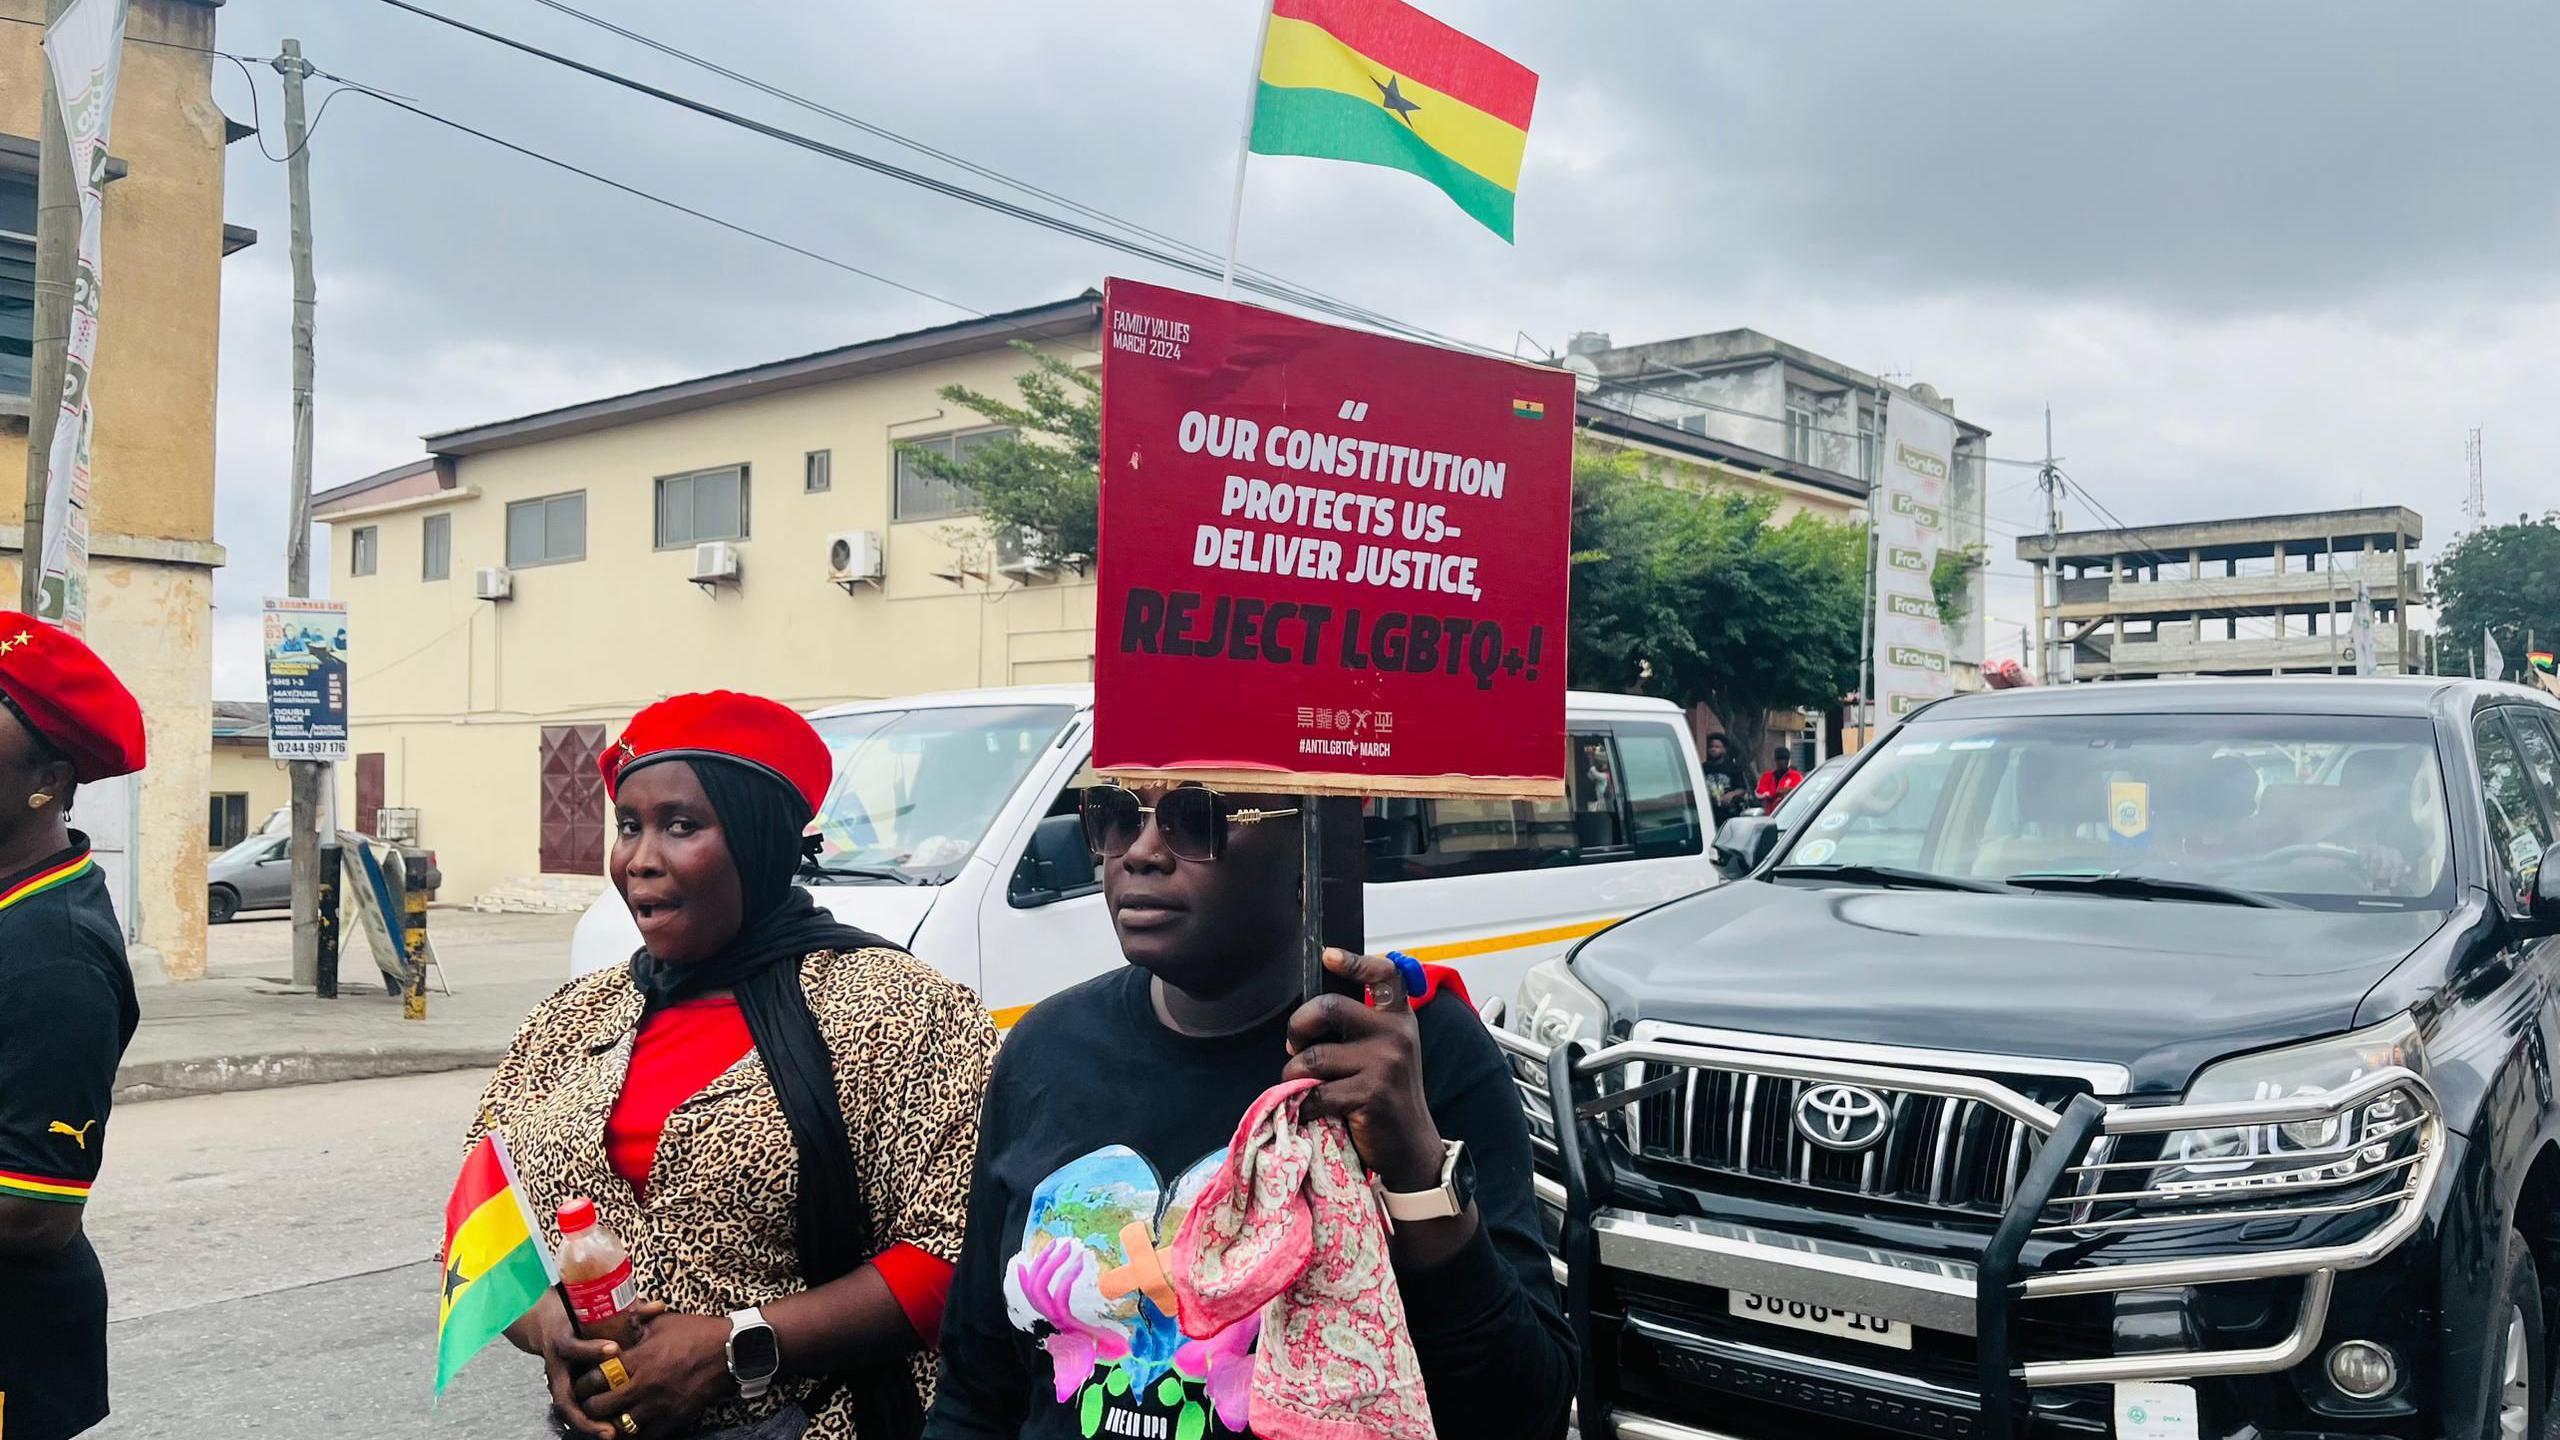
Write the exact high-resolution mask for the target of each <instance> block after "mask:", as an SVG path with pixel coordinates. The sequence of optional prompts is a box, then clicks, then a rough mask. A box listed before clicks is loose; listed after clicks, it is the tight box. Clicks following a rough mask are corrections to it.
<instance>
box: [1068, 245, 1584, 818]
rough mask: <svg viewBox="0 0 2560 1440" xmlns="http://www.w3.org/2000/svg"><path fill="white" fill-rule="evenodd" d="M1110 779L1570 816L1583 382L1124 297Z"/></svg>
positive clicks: (1112, 511)
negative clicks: (1548, 808)
mask: <svg viewBox="0 0 2560 1440" xmlns="http://www.w3.org/2000/svg"><path fill="white" fill-rule="evenodd" d="M1103 312H1104V327H1105V334H1104V349H1103V359H1102V545H1101V550H1102V554H1101V574H1100V582H1101V593H1100V597H1099V616H1098V621H1099V624H1098V627H1097V630H1098V633H1097V636H1096V644H1095V650H1096V655H1095V661H1094V692H1095V698H1094V711H1095V715H1094V744H1093V763H1094V768H1095V769H1096V770H1099V771H1102V772H1104V773H1106V774H1112V775H1117V776H1120V777H1122V778H1124V779H1126V778H1138V777H1145V776H1153V777H1158V778H1173V777H1176V776H1179V777H1181V778H1189V779H1199V780H1205V781H1209V782H1211V783H1218V784H1227V785H1235V786H1240V787H1250V788H1252V789H1257V790H1278V791H1297V792H1313V793H1331V794H1399V793H1402V794H1420V795H1521V796H1537V795H1557V794H1561V793H1563V785H1564V759H1565V729H1564V702H1565V655H1564V645H1565V602H1566V588H1567V574H1566V568H1567V564H1568V551H1569V546H1570V535H1571V524H1572V475H1573V403H1574V387H1573V377H1572V376H1571V375H1570V374H1567V373H1565V372H1563V371H1560V370H1550V369H1547V368H1544V367H1541V366H1534V365H1525V364H1520V363H1517V362H1513V361H1506V360H1499V359H1488V358H1482V357H1478V356H1473V355H1464V354H1459V353H1456V352H1453V351H1448V350H1442V349H1437V348H1434V347H1432V346H1428V345H1416V344H1410V343H1407V342H1405V341H1401V340H1390V339H1387V338H1385V337H1383V336H1378V335H1371V334H1367V333H1364V332H1360V331H1353V330H1343V329H1338V328H1336V327H1333V326H1330V325H1318V324H1316V323H1314V322H1312V321H1307V320H1299V319H1296V318H1293V317H1291V316H1287V315H1280V314H1275V313H1273V312H1271V311H1268V310H1259V309H1255V308H1253V307H1251V306H1247V305H1238V304H1234V303H1231V302H1228V301H1223V300H1213V299H1210V298H1208V297H1206V296H1202V295H1192V294H1186V293H1184V292H1182V291H1179V290H1167V289H1163V288H1161V287H1159V286H1154V285H1141V284H1138V283H1136V282H1133V281H1128V280H1113V281H1111V282H1110V283H1109V285H1108V287H1107V288H1106V289H1105V291H1104V300H1103Z"/></svg>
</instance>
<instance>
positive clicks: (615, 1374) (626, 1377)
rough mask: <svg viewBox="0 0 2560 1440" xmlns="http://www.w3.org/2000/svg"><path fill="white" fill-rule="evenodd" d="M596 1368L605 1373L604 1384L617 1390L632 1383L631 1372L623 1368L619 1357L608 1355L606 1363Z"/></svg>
mask: <svg viewBox="0 0 2560 1440" xmlns="http://www.w3.org/2000/svg"><path fill="white" fill-rule="evenodd" d="M596 1368H597V1369H598V1370H601V1371H603V1372H604V1383H605V1384H607V1385H609V1386H612V1387H613V1388H614V1389H616V1390H619V1389H621V1388H622V1387H623V1386H625V1385H628V1384H630V1383H631V1372H630V1371H629V1370H626V1369H624V1368H623V1366H622V1357H621V1356H619V1355H607V1356H606V1357H604V1363H603V1364H601V1365H598V1366H597V1367H596Z"/></svg>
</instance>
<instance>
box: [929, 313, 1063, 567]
mask: <svg viewBox="0 0 2560 1440" xmlns="http://www.w3.org/2000/svg"><path fill="white" fill-rule="evenodd" d="M1014 348H1015V349H1018V350H1020V351H1021V352H1022V353H1023V354H1025V355H1027V356H1029V357H1031V366H1032V368H1031V369H1029V370H1027V371H1025V372H1023V374H1022V375H1021V376H1020V377H1018V378H1017V379H1016V380H1015V381H1014V388H1015V389H1016V390H1018V391H1020V392H1021V396H1022V398H1021V401H1020V403H1014V402H1010V401H1005V400H999V399H997V398H996V397H994V396H992V395H988V394H985V393H983V392H980V391H977V390H973V389H971V388H969V387H968V386H966V385H946V386H944V387H943V388H942V398H943V399H945V400H948V401H950V402H951V403H952V404H954V405H960V406H965V407H967V408H968V409H970V410H974V411H976V412H977V413H978V414H980V415H983V416H985V417H986V418H987V419H988V420H990V421H992V422H994V423H995V424H998V425H1009V426H1012V427H1013V429H1014V431H1015V432H1016V433H1015V434H1014V435H1012V436H1009V437H1007V438H1005V439H1002V440H997V441H995V442H993V443H991V444H987V445H981V446H979V447H978V448H976V449H974V450H972V451H970V452H969V453H968V454H967V455H965V456H963V457H961V458H960V459H958V460H954V459H952V458H950V457H949V456H945V455H938V454H935V453H934V452H932V451H930V450H920V449H915V448H912V447H911V448H909V449H908V450H907V451H906V453H907V455H908V456H909V457H910V458H912V459H913V460H914V461H915V462H916V463H917V464H918V465H919V466H921V467H922V468H923V469H924V471H925V473H926V474H929V475H933V476H935V477H937V478H940V479H943V480H947V481H949V482H951V483H952V484H954V485H957V486H960V487H961V488H962V489H964V490H965V491H967V492H968V494H969V496H970V498H971V502H972V507H973V508H974V509H976V510H977V512H978V513H979V514H980V515H982V516H984V517H985V519H986V522H987V528H988V531H989V533H991V534H1005V533H1008V532H1015V533H1020V534H1021V535H1022V536H1023V548H1024V550H1025V552H1026V558H1029V559H1034V560H1045V561H1048V562H1050V563H1052V564H1064V563H1070V562H1072V563H1075V564H1085V563H1089V562H1090V561H1091V560H1092V558H1093V555H1094V551H1095V549H1096V547H1097V545H1098V543H1099V535H1100V530H1101V513H1102V505H1101V493H1100V489H1099V487H1098V486H1097V484H1096V481H1095V477H1096V476H1097V475H1098V474H1099V473H1100V466H1101V463H1102V381H1101V380H1100V379H1099V378H1098V377H1096V376H1094V375H1091V374H1088V373H1087V372H1085V371H1083V370H1080V369H1078V368H1076V367H1075V366H1074V365H1072V364H1069V363H1068V362H1066V361H1064V360H1061V359H1059V358H1058V357H1056V356H1054V355H1049V354H1045V353H1043V352H1041V351H1040V350H1039V349H1037V348H1036V347H1034V346H1032V345H1030V344H1028V343H1026V342H1022V341H1016V342H1015V344H1014Z"/></svg>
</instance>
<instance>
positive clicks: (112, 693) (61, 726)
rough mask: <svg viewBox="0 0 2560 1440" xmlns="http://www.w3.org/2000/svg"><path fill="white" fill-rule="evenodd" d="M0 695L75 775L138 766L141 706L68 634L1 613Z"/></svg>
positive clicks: (98, 775)
mask: <svg viewBox="0 0 2560 1440" xmlns="http://www.w3.org/2000/svg"><path fill="white" fill-rule="evenodd" d="M0 696H5V697H7V699H8V703H9V708H10V709H12V710H14V711H16V712H17V715H18V718H19V719H20V720H22V721H24V722H25V723H26V726H27V728H28V729H30V730H33V731H34V732H36V734H38V735H40V736H42V737H43V738H44V740H45V741H46V743H48V744H50V745H52V746H53V748H54V749H56V750H59V751H61V752H62V753H63V756H64V758H66V759H68V760H69V761H70V762H71V775H72V778H73V779H75V780H81V781H88V780H112V779H114V778H115V777H116V776H118V775H130V774H132V773H133V772H134V771H136V770H139V769H141V768H142V706H141V705H139V704H138V703H136V702H135V700H134V698H133V692H132V691H130V690H127V689H126V688H124V682H123V681H121V680H118V679H117V678H116V672H114V671H113V670H110V669H108V668H107V662H106V661H104V660H101V659H99V658H98V652H96V651H95V650H92V649H90V648H89V647H88V646H87V645H86V644H84V643H82V641H81V639H80V637H79V636H77V635H74V634H72V633H71V632H70V631H68V630H65V629H63V628H61V627H60V626H58V625H53V624H49V623H47V622H46V621H42V620H38V619H37V618H35V617H34V616H32V615H21V614H19V613H18V612H17V611H15V610H0Z"/></svg>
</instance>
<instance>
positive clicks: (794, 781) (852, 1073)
mask: <svg viewBox="0 0 2560 1440" xmlns="http://www.w3.org/2000/svg"><path fill="white" fill-rule="evenodd" d="M832 771H833V761H832V758H831V757H830V755H829V753H828V751H827V747H826V743H825V742H824V741H823V740H821V739H820V738H819V736H818V733H817V732H816V731H815V730H814V729H812V728H811V727H810V725H809V723H808V722H807V721H805V720H803V719H801V718H800V717H799V716H798V715H797V714H795V713H793V712H792V711H791V710H789V709H787V708H785V707H783V706H781V705H777V704H775V703H773V702H772V701H770V700H761V699H757V698H755V697H752V696H746V695H733V694H728V693H715V694H707V695H679V696H677V697H675V698H674V699H671V700H665V701H661V702H659V703H658V704H656V705H653V706H651V707H649V708H648V709H646V710H644V711H642V712H640V714H639V715H638V716H636V717H634V718H633V720H632V722H631V725H630V728H629V729H627V730H625V731H624V732H623V736H622V739H621V741H620V742H619V743H618V744H616V745H615V746H614V747H613V748H612V749H611V750H610V751H608V752H607V753H606V755H605V757H604V776H605V786H606V789H607V791H608V792H609V793H610V795H611V796H612V799H613V807H614V817H615V824H616V838H615V841H614V846H613V856H612V863H611V870H612V875H613V883H614V888H616V889H617V890H619V891H620V892H621V893H622V898H623V901H624V903H626V904H627V905H629V906H630V907H631V913H632V917H633V918H634V919H635V920H636V921H637V922H638V923H639V927H640V935H641V939H642V942H643V948H642V949H641V950H640V952H639V953H637V954H635V955H633V956H632V957H631V964H630V967H629V968H628V969H627V970H609V971H604V972H600V973H598V974H594V975H589V976H586V977H584V978H582V979H579V980H576V981H572V982H571V983H570V984H569V985H568V986H567V987H566V988H564V989H562V990H561V991H560V992H559V993H558V994H556V995H554V996H552V997H551V998H550V999H549V1000H546V1001H544V1002H543V1003H542V1005H541V1006H539V1007H538V1008H537V1009H535V1011H534V1012H533V1014H532V1016H531V1017H530V1018H528V1019H527V1020H526V1021H525V1024H524V1028H523V1030H522V1031H520V1032H519V1033H518V1034H517V1036H516V1039H515V1043H514V1045H513V1046H512V1047H511V1048H510V1049H509V1051H508V1053H507V1057H506V1059H505V1060H504V1061H503V1062H501V1064H500V1065H499V1067H498V1072H497V1075H496V1076H495V1077H494V1078H493V1079H492V1080H491V1081H490V1083H489V1088H488V1091H487V1093H486V1094H485V1095H484V1096H483V1097H482V1100H481V1113H480V1117H479V1120H478V1122H477V1123H476V1124H475V1125H474V1126H473V1128H472V1139H474V1140H477V1139H478V1137H479V1135H480V1134H481V1133H483V1132H485V1131H487V1130H490V1129H497V1130H502V1131H503V1132H504V1133H505V1135H506V1138H507V1144H508V1146H509V1148H510V1149H511V1150H512V1151H513V1153H514V1157H515V1162H516V1169H517V1172H518V1175H519V1178H520V1181H521V1183H522V1184H523V1186H524V1187H525V1189H526V1190H527V1191H528V1192H529V1195H530V1198H531V1199H532V1200H533V1202H534V1203H535V1206H536V1209H537V1213H543V1214H548V1213H549V1212H550V1211H551V1210H552V1209H553V1208H554V1207H556V1206H557V1205H558V1203H559V1202H560V1201H561V1200H562V1199H563V1198H564V1197H568V1196H576V1195H584V1196H589V1197H591V1198H592V1199H593V1200H594V1202H595V1210H596V1214H597V1215H598V1217H600V1218H601V1219H602V1220H603V1221H604V1222H605V1223H606V1224H607V1225H609V1226H611V1227H612V1228H613V1230H614V1231H615V1232H616V1233H617V1234H619V1235H620V1236H621V1237H622V1238H623V1240H624V1242H625V1243H626V1244H627V1245H628V1246H629V1247H630V1251H631V1267H632V1279H633V1282H634V1286H635V1290H636V1293H637V1295H638V1297H639V1299H640V1300H641V1301H642V1302H644V1303H643V1304H642V1306H641V1310H642V1312H643V1313H644V1314H646V1315H647V1316H648V1317H649V1318H648V1319H647V1321H646V1323H645V1325H644V1326H643V1327H642V1329H641V1331H640V1333H639V1335H638V1336H637V1337H636V1338H635V1339H633V1340H632V1341H631V1342H630V1343H628V1344H626V1345H622V1346H619V1347H617V1346H614V1345H612V1344H609V1343H607V1342H605V1341H602V1340H590V1339H584V1338H581V1337H580V1336H579V1335H578V1333H577V1331H576V1328H575V1327H574V1326H573V1325H572V1324H571V1323H570V1319H569V1316H568V1314H567V1312H566V1310H565V1308H564V1307H563V1305H562V1303H561V1301H560V1300H559V1298H558V1297H557V1295H556V1293H555V1294H554V1295H553V1296H552V1297H549V1298H546V1299H545V1300H544V1301H543V1302H542V1303H541V1304H540V1305H538V1306H536V1307H535V1308H534V1310H533V1311H532V1312H531V1313H529V1314H527V1315H526V1316H525V1318H524V1319H522V1320H520V1321H518V1322H517V1324H516V1326H515V1327H514V1329H513V1330H512V1331H510V1332H509V1338H510V1339H512V1340H513V1341H514V1342H515V1343H516V1345H517V1346H518V1348H520V1349H523V1350H526V1351H528V1352H530V1353H533V1354H537V1355H540V1356H541V1357H542V1358H543V1362H544V1365H545V1368H546V1371H547V1373H548V1378H549V1382H550V1387H551V1400H552V1404H553V1412H554V1419H555V1421H556V1422H557V1423H558V1424H559V1426H560V1428H561V1429H562V1431H563V1432H564V1433H568V1434H576V1435H586V1436H592V1437H594V1440H628V1437H635V1436H648V1437H650V1440H660V1437H674V1436H689V1435H712V1434H727V1433H730V1432H733V1431H734V1432H735V1433H736V1434H738V1435H740V1436H757V1437H762V1436H767V1435H772V1436H797V1435H802V1434H805V1435H807V1436H809V1437H812V1440H846V1437H854V1436H859V1437H860V1440H907V1437H911V1436H913V1435H915V1434H916V1433H917V1432H918V1431H919V1430H920V1428H921V1426H922V1414H923V1406H924V1403H925V1401H926V1400H927V1398H928V1397H929V1394H930V1386H931V1376H932V1370H931V1366H930V1361H929V1359H928V1356H927V1354H926V1351H927V1350H928V1348H929V1347H930V1346H931V1345H932V1344H933V1343H934V1340H935V1338H936V1333H937V1331H938V1329H939V1327H940V1325H941V1315H942V1297H943V1294H944V1291H945V1290H946V1289H947V1287H948V1284H949V1278H950V1272H951V1261H952V1260H953V1259H954V1258H956V1257H957V1256H958V1254H959V1248H960V1237H961V1232H962V1229H963V1222H964V1216H965V1210H966V1205H967V1194H968V1183H969V1166H970V1161H971V1159H972V1157H973V1156H974V1154H975V1152H976V1148H977V1134H978V1104H979V1097H980V1095H981V1093H982V1092H983V1090H984V1089H985V1085H986V1075H987V1069H988V1066H989V1064H990V1062H991V1060H992V1058H993V1055H994V1052H995V1031H994V1027H993V1026H992V1025H991V1024H989V1022H988V1020H987V1016H986V1012H985V1011H984V1010H983V1009H982V1008H981V1007H980V1005H979V1003H978V998H977V996H976V995H974V994H972V993H971V992H970V991H969V990H968V989H967V988H965V987H963V986H961V985H959V984H956V983H954V982H953V981H951V980H948V979H946V978H944V977H943V976H941V975H939V974H937V973H936V972H934V971H933V970H932V969H930V968H928V967H927V966H925V965H923V964H920V963H919V962H917V961H916V960H915V959H914V958H913V957H911V956H909V955H907V954H906V953H905V952H904V951H902V950H899V949H898V948H896V947H895V946H892V945H891V944H889V943H888V942H887V941H885V940H882V939H880V938H879V937H877V936H874V935H870V934H866V933H864V932H863V931H860V930H856V929H853V928H851V927H850V926H846V925H844V924H841V923H839V922H837V921H836V920H834V919H833V918H831V917H830V916H829V915H828V914H827V913H826V912H825V911H823V910H821V909H819V908H818V906H817V905H816V904H815V903H814V902H812V901H811V900H810V899H809V896H808V894H807V892H805V891H803V890H801V889H800V888H799V887H798V886H796V885H794V884H793V883H792V881H793V879H794V877H795V875H796V874H797V872H798V869H799V866H800V864H801V863H802V860H803V859H804V857H805V856H806V855H807V854H808V850H807V846H806V842H805V841H804V838H803V837H804V835H805V832H806V831H807V828H808V825H809V822H810V821H811V819H812V818H814V817H815V816H816V815H817V813H818V812H819V810H820V809H821V807H822V805H823V802H824V800H825V797H826V791H827V786H828V782H829V778H830V776H831V774H832ZM804 1423H805V1426H806V1428H805V1430H803V1429H801V1428H798V1427H799V1426H801V1425H802V1424H804Z"/></svg>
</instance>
